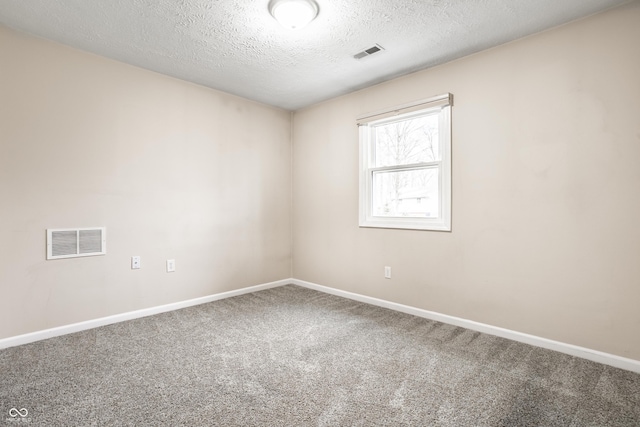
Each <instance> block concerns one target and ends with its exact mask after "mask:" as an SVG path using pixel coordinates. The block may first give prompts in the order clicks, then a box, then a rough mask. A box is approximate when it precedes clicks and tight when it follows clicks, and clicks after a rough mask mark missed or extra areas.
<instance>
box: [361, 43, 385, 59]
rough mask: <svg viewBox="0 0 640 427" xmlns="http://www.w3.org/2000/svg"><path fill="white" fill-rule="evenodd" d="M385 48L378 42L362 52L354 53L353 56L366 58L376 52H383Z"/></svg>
mask: <svg viewBox="0 0 640 427" xmlns="http://www.w3.org/2000/svg"><path fill="white" fill-rule="evenodd" d="M383 50H384V48H383V47H382V46H380V45H379V44H377V45H375V46H371V47H370V48H369V49H365V50H363V51H362V52H358V53H356V54H355V55H353V57H354V58H355V59H362V58H366V57H367V56H371V55H373V54H374V53H378V52H382V51H383Z"/></svg>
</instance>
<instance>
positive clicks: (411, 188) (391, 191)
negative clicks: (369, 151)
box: [373, 114, 440, 217]
mask: <svg viewBox="0 0 640 427" xmlns="http://www.w3.org/2000/svg"><path fill="white" fill-rule="evenodd" d="M374 138H375V145H374V164H375V167H385V166H407V165H416V168H415V169H405V170H402V171H393V170H391V171H380V172H376V173H374V177H373V191H374V193H375V195H376V197H374V200H375V205H374V206H373V208H374V212H373V213H374V215H376V216H392V217H398V216H404V217H437V216H438V209H439V207H438V168H437V165H432V166H430V165H429V163H430V162H437V161H438V160H440V157H439V156H440V150H439V138H438V115H437V114H430V115H423V116H418V117H414V118H409V119H405V120H399V121H396V122H391V123H385V124H381V125H378V126H375V128H374ZM418 164H421V165H419V166H418ZM425 164H426V165H425Z"/></svg>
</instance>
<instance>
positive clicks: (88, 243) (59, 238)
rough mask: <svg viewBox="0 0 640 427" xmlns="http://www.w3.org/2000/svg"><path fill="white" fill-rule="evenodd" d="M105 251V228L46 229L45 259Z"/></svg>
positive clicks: (90, 254) (97, 253)
mask: <svg viewBox="0 0 640 427" xmlns="http://www.w3.org/2000/svg"><path fill="white" fill-rule="evenodd" d="M106 253H107V234H106V228H104V227H94V228H65V229H55V230H54V229H48V230H47V259H60V258H75V257H83V256H93V255H104V254H106Z"/></svg>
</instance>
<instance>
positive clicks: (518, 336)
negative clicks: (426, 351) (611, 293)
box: [290, 279, 640, 373]
mask: <svg viewBox="0 0 640 427" xmlns="http://www.w3.org/2000/svg"><path fill="white" fill-rule="evenodd" d="M290 283H293V284H295V285H298V286H302V287H305V288H309V289H314V290H316V291H320V292H324V293H327V294H332V295H336V296H340V297H344V298H349V299H352V300H355V301H359V302H364V303H367V304H371V305H376V306H379V307H384V308H388V309H391V310H395V311H400V312H402V313H407V314H412V315H414V316H418V317H424V318H425V319H430V320H435V321H437V322H442V323H448V324H450V325H454V326H460V327H463V328H467V329H471V330H474V331H478V332H483V333H486V334H490V335H495V336H499V337H502V338H507V339H510V340H513V341H518V342H522V343H525V344H530V345H533V346H536V347H542V348H546V349H549V350H555V351H558V352H560V353H565V354H568V355H571V356H576V357H580V358H583V359H587V360H591V361H593V362H598V363H603V364H605V365H609V366H613V367H616V368H620V369H625V370H627V371H632V372H637V373H640V361H638V360H634V359H628V358H625V357H621V356H616V355H613V354H609V353H603V352H601V351H597V350H591V349H589V348H585V347H579V346H576V345H572V344H565V343H562V342H559V341H553V340H550V339H546V338H541V337H537V336H535V335H529V334H524V333H522V332H516V331H512V330H509V329H504V328H500V327H497V326H491V325H487V324H484V323H479V322H474V321H472V320H466V319H462V318H460V317H454V316H448V315H446V314H440V313H436V312H433V311H428V310H423V309H420V308H415V307H410V306H408V305H403V304H398V303H395V302H389V301H385V300H381V299H378V298H373V297H368V296H365V295H360V294H355V293H352V292H347V291H342V290H339V289H334V288H329V287H327V286H322V285H318V284H315V283H311V282H305V281H303V280H297V279H291V280H290Z"/></svg>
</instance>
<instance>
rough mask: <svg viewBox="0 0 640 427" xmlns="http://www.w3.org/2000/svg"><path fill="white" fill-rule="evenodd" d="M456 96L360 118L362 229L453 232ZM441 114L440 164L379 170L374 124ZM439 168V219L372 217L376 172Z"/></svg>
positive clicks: (360, 221)
mask: <svg viewBox="0 0 640 427" xmlns="http://www.w3.org/2000/svg"><path fill="white" fill-rule="evenodd" d="M452 105H453V95H451V94H450V93H446V94H443V95H439V96H435V97H432V98H428V99H423V100H420V101H415V102H411V103H408V104H403V105H400V106H396V107H392V108H388V109H386V110H382V111H379V112H376V113H370V114H366V115H364V116H361V117H359V118H358V119H357V124H358V127H359V140H360V142H359V146H360V153H359V160H360V167H359V169H360V171H359V172H360V174H359V186H360V188H359V226H360V227H371V228H398V229H410V230H430V231H451V165H452V162H451V106H452ZM432 111H438V115H439V125H438V136H439V142H440V147H439V148H440V156H441V159H440V160H439V161H432V162H424V163H418V164H411V165H399V166H384V167H375V166H372V165H373V155H374V150H375V147H374V144H373V143H372V142H373V138H372V135H371V129H372V126H374V125H379V124H383V123H386V122H392V121H395V120H397V119H398V116H406V117H407V118H409V117H411V116H412V115H420V114H424V113H429V112H432ZM434 166H436V167H437V168H438V171H439V174H438V184H439V198H440V200H439V215H438V217H437V218H416V217H406V218H405V217H380V216H374V215H372V210H373V176H374V174H375V173H376V172H384V171H390V170H391V171H401V170H415V169H416V168H417V169H425V168H432V167H434Z"/></svg>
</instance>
